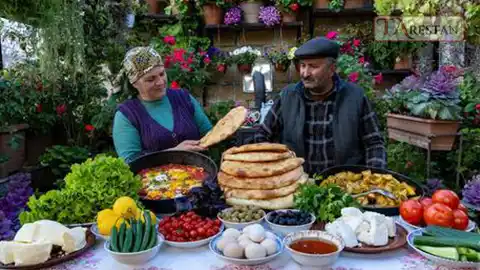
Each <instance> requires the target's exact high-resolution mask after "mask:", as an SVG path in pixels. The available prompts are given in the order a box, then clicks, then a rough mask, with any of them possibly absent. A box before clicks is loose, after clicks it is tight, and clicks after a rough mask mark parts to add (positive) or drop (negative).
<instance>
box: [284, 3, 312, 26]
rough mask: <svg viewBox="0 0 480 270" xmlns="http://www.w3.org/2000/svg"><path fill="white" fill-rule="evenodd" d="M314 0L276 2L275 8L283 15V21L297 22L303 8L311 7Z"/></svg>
mask: <svg viewBox="0 0 480 270" xmlns="http://www.w3.org/2000/svg"><path fill="white" fill-rule="evenodd" d="M312 4H313V1H312V0H276V1H275V6H276V7H277V8H278V10H280V12H281V13H282V21H283V22H284V23H286V22H295V21H297V16H298V13H299V12H300V8H302V7H311V6H312Z"/></svg>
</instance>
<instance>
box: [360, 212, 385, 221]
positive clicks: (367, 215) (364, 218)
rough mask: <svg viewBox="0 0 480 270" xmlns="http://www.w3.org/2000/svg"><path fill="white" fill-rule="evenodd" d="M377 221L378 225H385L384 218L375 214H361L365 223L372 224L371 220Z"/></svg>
mask: <svg viewBox="0 0 480 270" xmlns="http://www.w3.org/2000/svg"><path fill="white" fill-rule="evenodd" d="M374 218H375V219H377V220H378V221H379V222H380V223H385V222H386V221H385V216H384V215H382V214H379V213H376V212H368V211H367V212H365V213H363V220H365V221H367V222H370V223H371V222H372V220H373V219H374Z"/></svg>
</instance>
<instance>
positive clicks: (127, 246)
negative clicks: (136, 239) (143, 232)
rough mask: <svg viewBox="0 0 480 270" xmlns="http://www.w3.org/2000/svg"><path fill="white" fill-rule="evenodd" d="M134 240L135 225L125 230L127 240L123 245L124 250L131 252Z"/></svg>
mask: <svg viewBox="0 0 480 270" xmlns="http://www.w3.org/2000/svg"><path fill="white" fill-rule="evenodd" d="M132 241H133V227H132V226H130V228H128V229H127V231H126V232H125V242H124V243H123V246H122V252H124V253H125V252H130V251H131V249H132Z"/></svg>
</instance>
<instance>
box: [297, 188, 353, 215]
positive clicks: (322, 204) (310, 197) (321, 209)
mask: <svg viewBox="0 0 480 270" xmlns="http://www.w3.org/2000/svg"><path fill="white" fill-rule="evenodd" d="M294 204H295V208H296V209H300V210H303V211H305V212H309V213H313V214H314V215H315V216H316V218H317V221H319V222H333V221H334V220H335V219H336V218H338V217H340V216H341V210H342V208H345V207H350V206H353V207H357V206H358V203H357V202H356V201H355V200H354V199H353V197H352V196H350V195H349V194H347V193H346V192H344V191H343V190H342V189H341V188H340V187H339V186H337V185H334V184H329V185H326V186H319V185H316V184H313V183H308V184H302V185H300V187H299V189H298V191H297V193H296V194H295V195H294Z"/></svg>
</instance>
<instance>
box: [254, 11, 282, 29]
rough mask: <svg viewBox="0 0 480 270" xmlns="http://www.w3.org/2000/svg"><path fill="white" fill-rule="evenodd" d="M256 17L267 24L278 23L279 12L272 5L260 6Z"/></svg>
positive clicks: (279, 18)
mask: <svg viewBox="0 0 480 270" xmlns="http://www.w3.org/2000/svg"><path fill="white" fill-rule="evenodd" d="M258 18H259V19H260V20H261V21H262V22H263V23H264V24H266V25H268V26H273V25H275V24H279V23H280V21H281V16H280V12H279V11H278V9H277V8H276V7H274V6H268V7H260V14H259V15H258Z"/></svg>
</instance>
